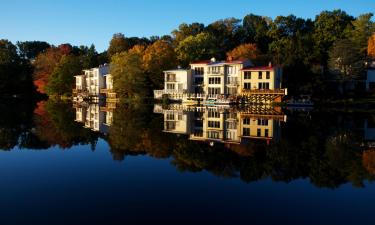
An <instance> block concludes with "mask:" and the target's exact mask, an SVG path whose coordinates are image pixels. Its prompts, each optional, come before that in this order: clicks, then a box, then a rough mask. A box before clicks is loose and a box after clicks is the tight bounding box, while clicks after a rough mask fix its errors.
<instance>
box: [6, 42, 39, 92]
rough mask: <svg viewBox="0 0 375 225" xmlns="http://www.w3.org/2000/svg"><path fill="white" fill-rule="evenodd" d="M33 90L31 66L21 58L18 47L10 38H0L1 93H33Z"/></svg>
mask: <svg viewBox="0 0 375 225" xmlns="http://www.w3.org/2000/svg"><path fill="white" fill-rule="evenodd" d="M32 91H33V84H32V76H31V67H30V64H29V62H28V61H26V60H23V59H21V57H20V56H19V55H18V53H17V47H16V46H15V45H14V44H12V42H10V41H8V40H0V93H1V95H3V96H5V95H7V94H19V93H31V92H32Z"/></svg>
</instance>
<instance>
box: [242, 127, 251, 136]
mask: <svg viewBox="0 0 375 225" xmlns="http://www.w3.org/2000/svg"><path fill="white" fill-rule="evenodd" d="M242 136H250V128H246V127H244V128H243V129H242Z"/></svg>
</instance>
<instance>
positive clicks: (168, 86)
mask: <svg viewBox="0 0 375 225" xmlns="http://www.w3.org/2000/svg"><path fill="white" fill-rule="evenodd" d="M174 89H175V86H174V84H167V90H174Z"/></svg>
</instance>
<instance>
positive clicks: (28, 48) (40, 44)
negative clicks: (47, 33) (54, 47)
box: [17, 41, 51, 59]
mask: <svg viewBox="0 0 375 225" xmlns="http://www.w3.org/2000/svg"><path fill="white" fill-rule="evenodd" d="M17 46H18V49H19V51H20V55H21V56H22V57H25V58H27V59H35V57H37V55H38V54H39V53H41V52H44V51H45V50H47V49H48V48H49V47H51V45H50V44H48V43H47V42H45V41H24V42H17Z"/></svg>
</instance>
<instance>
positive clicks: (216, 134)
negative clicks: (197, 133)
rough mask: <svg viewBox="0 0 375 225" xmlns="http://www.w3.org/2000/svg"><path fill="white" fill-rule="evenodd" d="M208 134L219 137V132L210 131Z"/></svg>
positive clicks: (214, 137)
mask: <svg viewBox="0 0 375 225" xmlns="http://www.w3.org/2000/svg"><path fill="white" fill-rule="evenodd" d="M207 136H208V138H213V139H219V132H217V131H208V133H207Z"/></svg>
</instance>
